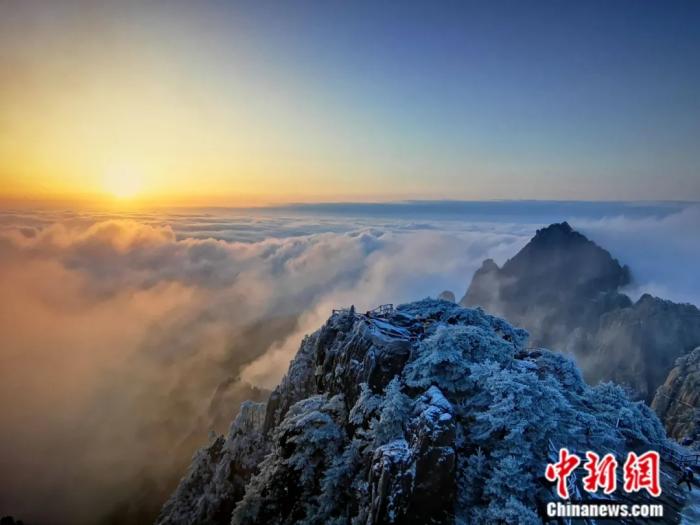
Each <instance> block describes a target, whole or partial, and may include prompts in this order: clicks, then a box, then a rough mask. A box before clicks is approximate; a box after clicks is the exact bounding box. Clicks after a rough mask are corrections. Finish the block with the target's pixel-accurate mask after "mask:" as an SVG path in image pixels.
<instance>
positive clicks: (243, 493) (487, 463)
mask: <svg viewBox="0 0 700 525" xmlns="http://www.w3.org/2000/svg"><path fill="white" fill-rule="evenodd" d="M526 340H527V333H526V332H525V331H523V330H521V329H518V328H514V327H513V326H511V325H510V324H508V323H507V322H505V321H503V320H502V319H499V318H497V317H493V316H490V315H488V314H486V313H484V312H483V311H482V310H472V309H467V308H463V307H460V306H458V305H455V304H454V303H450V302H447V301H440V300H428V299H426V300H423V301H419V302H416V303H411V304H407V305H403V306H400V307H399V308H397V309H396V310H391V311H388V312H385V313H384V314H383V315H382V316H381V317H372V316H365V315H359V314H356V313H354V312H353V311H344V312H340V313H336V314H334V315H333V316H332V317H331V318H330V319H329V320H328V321H327V323H326V324H325V325H324V326H323V327H322V328H321V329H320V330H318V331H317V332H315V333H313V334H312V335H310V336H308V337H306V338H305V339H304V341H303V342H302V344H301V347H300V349H299V352H298V354H297V356H296V357H295V358H294V360H293V361H292V363H291V364H290V368H289V371H288V373H287V375H286V376H285V378H284V379H283V380H282V382H281V384H280V385H279V386H278V388H277V389H276V390H275V391H274V393H273V394H272V396H271V398H270V400H269V402H268V403H267V405H266V406H264V405H254V404H247V405H244V407H243V410H242V412H241V414H240V415H239V417H238V418H237V419H236V421H235V422H234V423H233V425H232V427H231V431H230V433H229V436H228V437H227V438H223V437H219V438H217V439H216V440H215V441H213V442H212V443H211V444H210V445H209V446H208V447H207V448H205V449H203V450H202V451H200V452H199V453H198V455H197V456H196V457H195V458H194V461H193V463H192V465H191V467H190V470H189V471H188V473H187V475H186V476H185V478H183V480H182V482H181V484H180V487H179V488H178V490H177V491H176V492H175V493H174V494H173V496H172V497H171V499H170V500H169V501H168V503H167V504H166V505H165V506H164V508H163V510H162V512H161V515H160V518H159V520H158V523H160V524H162V525H165V524H185V523H207V524H209V523H212V524H214V523H221V524H224V523H229V522H231V523H234V524H244V523H245V524H251V523H252V524H255V523H260V524H262V523H280V524H288V523H289V524H291V523H308V524H316V523H318V524H324V523H330V524H341V523H342V524H347V523H353V524H382V523H404V524H425V523H465V524H466V523H474V524H476V523H540V522H541V518H540V516H541V512H542V509H543V506H544V505H545V504H546V502H547V501H550V500H554V501H556V496H555V495H554V491H553V487H552V485H551V484H550V483H549V482H547V481H545V480H544V478H543V473H544V469H545V465H546V463H547V462H549V461H552V460H553V459H554V455H555V454H556V451H557V450H558V449H559V448H560V447H563V446H566V447H568V448H569V449H570V450H575V451H584V450H589V449H591V450H597V451H599V452H605V451H612V452H614V453H616V454H617V455H618V457H622V455H623V454H624V453H625V452H626V451H628V450H631V449H634V450H640V449H643V450H645V449H648V448H658V447H659V446H661V444H662V443H663V442H664V441H665V435H664V431H663V428H662V427H661V424H660V423H659V421H658V419H657V418H656V416H655V415H654V414H653V412H651V410H650V409H649V408H647V407H646V406H644V405H643V404H639V403H631V402H630V401H628V400H627V398H626V396H625V395H624V393H623V392H622V390H621V389H619V388H618V387H615V386H612V385H609V384H606V385H600V386H598V387H594V388H592V387H589V386H587V385H586V384H585V383H584V382H583V380H582V378H581V376H580V374H579V372H578V371H577V369H576V367H575V366H574V365H573V363H572V362H571V361H570V360H568V359H567V358H566V357H565V356H563V355H561V354H558V353H554V352H550V351H547V350H528V349H526V346H525V345H526ZM578 479H579V480H580V476H579V478H578ZM579 483H580V481H579ZM577 486H578V493H580V494H582V496H581V497H582V498H584V499H586V498H587V495H586V493H584V492H583V491H582V490H580V485H577ZM662 486H663V489H664V498H665V499H664V501H665V503H666V504H667V516H666V518H665V520H666V522H667V523H674V522H676V521H677V518H678V510H679V509H680V507H681V506H682V503H683V499H682V498H683V496H682V495H680V493H679V492H678V489H677V488H676V487H675V484H674V480H673V479H671V478H669V477H668V476H664V478H663V480H662ZM616 496H617V495H616ZM617 499H618V500H619V499H620V498H619V497H618V498H617ZM641 500H643V496H642V495H641V494H640V495H635V496H634V501H637V502H639V501H641Z"/></svg>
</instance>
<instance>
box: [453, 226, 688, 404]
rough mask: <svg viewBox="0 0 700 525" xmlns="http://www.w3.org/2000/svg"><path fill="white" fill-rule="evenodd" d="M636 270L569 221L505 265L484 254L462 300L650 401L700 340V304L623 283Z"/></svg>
mask: <svg viewBox="0 0 700 525" xmlns="http://www.w3.org/2000/svg"><path fill="white" fill-rule="evenodd" d="M629 282H630V270H629V268H628V267H627V266H622V265H620V263H619V262H618V261H617V260H616V259H613V257H612V256H611V255H610V253H608V252H607V251H606V250H604V249H603V248H601V247H599V246H598V245H596V244H595V243H593V242H592V241H590V240H588V239H587V238H586V237H585V236H583V235H582V234H580V233H578V232H576V231H574V230H573V229H572V228H571V226H569V225H568V224H567V223H565V222H564V223H561V224H552V225H550V226H548V227H547V228H543V229H541V230H538V231H537V233H536V235H535V236H534V237H533V239H532V240H531V241H530V242H529V243H528V244H527V245H526V246H525V247H524V248H523V249H522V250H521V251H520V252H519V253H518V254H516V255H515V256H514V257H513V258H512V259H510V260H508V261H507V262H506V263H505V264H504V265H503V267H502V268H499V267H498V266H497V265H496V264H495V263H494V262H493V261H491V260H487V261H484V264H483V265H482V267H481V268H480V269H479V270H478V271H477V272H476V273H475V274H474V277H473V279H472V281H471V284H470V285H469V289H468V290H467V292H466V294H465V295H464V297H463V298H462V300H461V302H460V303H461V304H462V305H463V306H469V307H473V306H482V307H484V308H486V309H487V310H489V311H491V312H493V313H494V314H496V315H501V316H503V317H504V318H506V319H508V320H509V321H511V322H513V323H516V324H518V325H519V326H522V327H523V328H525V329H527V330H528V331H529V332H530V334H531V337H532V340H533V343H534V344H536V345H543V346H546V347H549V348H556V349H558V350H563V351H568V352H571V353H572V354H573V355H574V356H575V357H576V360H577V362H578V363H579V365H580V366H581V367H582V370H583V373H584V377H585V378H586V380H588V381H589V382H591V383H596V382H598V381H601V380H604V381H605V380H613V381H615V382H616V383H618V384H621V385H624V386H625V387H628V388H629V389H630V390H631V392H632V393H633V394H634V396H635V397H637V398H640V399H645V400H646V401H647V402H650V401H651V399H652V397H653V395H654V392H655V391H656V389H657V388H658V387H659V385H661V383H662V382H663V381H664V378H665V377H666V375H667V374H668V372H669V370H670V368H671V367H672V366H673V363H674V361H675V360H676V359H677V358H678V357H680V356H681V355H684V354H685V353H687V352H689V351H690V350H692V349H693V348H695V347H696V346H697V345H700V310H698V309H697V308H696V307H694V306H692V305H687V304H676V303H673V302H671V301H664V300H662V299H658V298H654V297H651V296H649V295H645V296H642V297H641V298H640V299H639V301H637V302H636V303H633V302H632V301H631V300H630V299H629V297H627V296H626V295H624V294H623V293H621V292H620V291H619V290H620V288H621V287H622V286H624V285H626V284H628V283H629Z"/></svg>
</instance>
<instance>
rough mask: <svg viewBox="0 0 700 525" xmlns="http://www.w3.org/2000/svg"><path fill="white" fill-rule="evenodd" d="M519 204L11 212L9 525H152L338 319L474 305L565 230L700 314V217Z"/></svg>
mask: <svg viewBox="0 0 700 525" xmlns="http://www.w3.org/2000/svg"><path fill="white" fill-rule="evenodd" d="M446 206H447V205H446ZM514 206H515V208H514V210H512V211H511V212H510V213H505V214H503V215H499V216H497V217H496V216H493V215H492V214H491V215H485V216H482V217H481V218H479V216H478V213H476V212H475V213H474V214H472V215H470V216H469V217H468V218H463V217H462V216H461V215H462V212H463V210H462V211H458V212H449V209H452V208H453V207H454V206H453V205H452V208H449V207H447V208H445V209H444V210H443V212H441V213H436V212H434V211H433V212H425V213H416V212H415V209H413V211H412V209H411V208H410V207H409V208H408V209H407V208H402V210H403V211H400V212H397V210H396V209H395V208H393V207H392V205H385V206H383V207H382V206H380V207H378V208H376V207H375V208H373V209H372V210H371V211H366V210H365V212H362V213H360V212H358V211H357V210H354V211H353V210H352V209H351V208H350V211H348V210H349V208H348V206H347V205H343V206H340V205H338V207H337V208H335V209H334V208H333V207H332V206H331V207H329V206H325V207H323V209H321V210H313V209H303V210H300V209H290V208H284V209H282V208H280V209H268V210H256V211H253V210H162V211H157V212H140V213H130V214H126V213H124V214H119V213H104V212H94V213H89V212H75V211H62V210H43V211H38V210H29V211H27V210H20V211H18V210H15V211H9V210H8V211H6V212H2V213H1V214H0V287H1V289H2V290H3V296H2V308H1V309H0V363H1V366H0V411H1V413H2V414H3V421H2V423H3V429H4V430H3V432H2V433H1V434H0V451H1V452H0V465H1V468H0V514H3V515H5V514H11V515H14V516H15V517H17V518H20V519H23V520H24V521H25V522H26V523H41V524H44V523H49V524H51V523H76V524H81V523H96V522H100V521H101V522H103V523H133V522H143V521H148V519H151V518H152V517H153V513H154V512H157V509H158V508H159V506H160V504H161V503H162V501H163V498H164V497H165V496H166V495H167V494H168V493H169V492H170V490H171V489H172V488H173V486H174V484H176V482H177V479H178V478H179V477H180V476H181V475H182V473H183V469H184V467H185V466H186V464H187V463H188V460H189V458H190V456H191V454H192V453H193V452H194V451H195V450H196V448H197V447H199V446H202V445H204V444H205V443H206V442H207V439H208V437H207V434H208V433H209V431H213V432H217V433H221V432H225V431H226V427H227V425H228V423H229V422H230V421H231V419H232V418H233V417H234V416H235V414H236V412H237V411H238V406H239V404H240V402H241V401H243V400H244V399H247V398H254V399H261V400H262V399H264V398H265V397H266V395H267V391H268V389H271V388H273V387H274V386H275V385H276V384H277V382H278V381H279V380H280V378H281V377H282V375H283V374H284V372H285V371H286V369H287V366H288V363H289V361H290V359H291V358H292V356H293V355H294V353H295V352H296V350H297V349H298V347H299V343H300V341H301V338H302V337H303V335H305V334H307V333H310V332H312V331H314V330H315V329H317V328H318V327H319V326H320V325H321V324H322V323H323V322H324V321H325V319H326V318H327V317H328V315H329V314H330V311H331V309H332V308H338V307H344V306H349V305H351V304H354V305H355V306H356V308H358V309H360V310H364V309H368V308H373V307H375V306H377V305H378V304H381V303H387V302H393V303H400V302H405V301H411V300H415V299H419V298H422V297H426V296H436V295H437V294H438V293H440V292H441V291H442V290H445V289H448V290H452V291H453V292H454V293H455V295H456V296H457V297H458V298H459V297H461V295H462V294H463V293H464V291H465V289H466V287H467V286H468V284H469V281H470V279H471V275H472V274H473V272H474V271H475V270H476V269H477V268H478V267H479V266H480V265H481V262H482V261H483V260H484V259H486V258H492V259H494V260H495V261H496V262H497V263H498V264H503V262H505V261H506V260H507V259H508V258H509V257H511V256H512V255H514V254H515V253H516V252H517V251H518V250H519V249H520V248H522V246H524V245H525V243H526V242H527V241H528V240H529V238H530V237H531V236H532V234H533V233H534V231H535V229H536V228H538V227H541V226H543V225H545V224H546V223H547V222H552V221H554V220H565V219H568V220H570V221H571V223H572V225H574V227H579V226H580V227H581V228H582V230H583V231H584V233H586V234H587V235H589V236H590V237H591V238H592V239H593V240H594V241H596V242H598V244H600V245H602V246H603V247H604V248H606V249H608V250H609V251H610V252H611V253H612V254H613V256H615V257H617V258H619V259H620V260H621V262H623V263H626V264H629V265H630V267H631V268H632V271H633V274H634V276H635V278H636V281H635V283H634V286H636V288H635V289H638V290H644V289H646V290H654V289H658V290H663V291H664V293H665V292H668V294H669V296H668V298H671V299H679V298H686V299H687V300H689V301H697V298H700V283H699V282H698V280H697V275H695V276H693V275H692V268H693V266H692V265H693V262H694V261H697V260H698V258H697V255H700V254H699V253H698V251H699V250H700V243H698V242H697V241H698V233H697V229H695V231H694V229H693V227H692V222H693V220H696V218H697V217H698V208H697V207H693V206H691V205H687V206H686V205H682V206H678V207H671V208H668V207H665V206H664V207H661V208H658V207H650V208H649V209H648V210H645V211H644V213H641V214H640V213H639V211H638V210H635V211H634V213H627V212H626V208H625V207H621V208H615V207H611V206H607V207H605V208H604V209H602V211H601V208H599V207H598V208H591V209H588V210H586V209H583V211H581V209H579V208H574V209H573V212H575V213H574V214H573V215H571V216H569V215H565V214H564V212H563V211H562V210H563V209H565V207H564V208H562V204H561V203H557V204H556V206H555V205H554V204H553V205H552V208H551V209H550V210H549V211H547V210H545V211H544V212H543V211H542V207H541V205H540V204H537V210H539V211H537V212H535V211H532V210H531V212H529V211H528V208H527V207H524V208H523V205H522V203H517V205H515V204H514ZM533 206H534V205H533ZM533 209H534V208H533ZM445 210H447V211H445ZM659 210H662V211H659ZM477 211H478V210H477ZM448 212H449V213H448ZM542 221H547V222H542ZM696 224H697V222H696ZM649 232H652V234H649ZM650 254H653V255H654V256H653V257H651V255H650ZM671 269H673V270H671ZM655 287H656V288H655ZM660 293H661V292H660ZM696 304H697V302H696ZM37 502H41V505H37Z"/></svg>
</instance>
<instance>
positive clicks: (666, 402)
mask: <svg viewBox="0 0 700 525" xmlns="http://www.w3.org/2000/svg"><path fill="white" fill-rule="evenodd" d="M651 407H652V408H653V409H654V410H655V411H656V413H657V414H658V415H659V418H661V419H662V420H663V421H664V425H665V427H666V432H667V433H668V435H669V436H670V437H673V438H675V439H677V440H679V441H684V440H687V441H689V442H691V444H693V445H694V446H698V448H700V347H698V348H696V349H695V350H693V351H692V352H691V353H689V354H688V355H685V356H683V357H680V358H679V359H678V360H676V366H675V367H674V368H673V369H672V370H671V372H670V373H669V374H668V377H667V378H666V382H665V383H664V384H663V385H661V386H660V387H659V389H658V390H657V391H656V395H655V396H654V401H653V402H652V404H651Z"/></svg>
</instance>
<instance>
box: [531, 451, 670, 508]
mask: <svg viewBox="0 0 700 525" xmlns="http://www.w3.org/2000/svg"><path fill="white" fill-rule="evenodd" d="M586 459H587V461H586V464H585V465H584V466H583V468H584V469H585V470H586V473H587V474H586V475H585V476H584V477H583V488H584V490H586V491H587V492H591V493H592V492H597V491H598V490H599V489H603V492H604V493H605V494H612V493H613V492H615V491H616V490H617V467H618V463H617V460H616V459H615V456H614V455H612V454H606V455H605V456H603V457H602V458H601V457H600V456H599V455H598V454H596V453H595V452H592V451H590V450H589V451H588V452H586ZM580 464H581V458H580V457H579V456H577V455H576V454H571V453H570V452H569V450H568V449H566V448H561V449H559V461H557V462H556V463H549V464H547V468H546V469H545V472H544V477H545V478H546V479H547V480H548V481H551V482H555V481H556V482H557V494H559V497H560V498H562V499H568V498H569V487H568V482H569V477H570V476H571V475H573V474H574V471H575V470H576V469H577V468H578V466H579V465H580ZM659 465H660V459H659V453H658V452H656V451H653V450H650V451H649V452H645V453H644V454H641V455H637V454H636V453H634V452H630V453H628V454H627V460H626V461H625V464H624V466H623V469H622V475H623V478H624V485H623V489H624V490H625V492H639V491H640V490H642V489H646V490H647V492H649V494H651V495H652V496H655V497H656V496H660V495H661V483H660V477H659Z"/></svg>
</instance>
